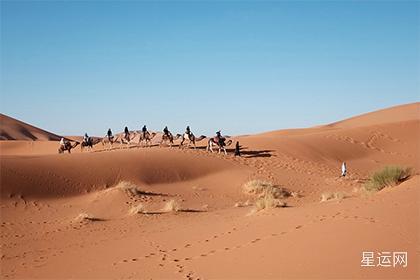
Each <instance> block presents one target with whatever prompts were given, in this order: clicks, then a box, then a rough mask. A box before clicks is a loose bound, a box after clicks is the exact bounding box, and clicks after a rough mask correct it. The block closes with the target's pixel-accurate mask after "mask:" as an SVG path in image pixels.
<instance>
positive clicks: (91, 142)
mask: <svg viewBox="0 0 420 280" xmlns="http://www.w3.org/2000/svg"><path fill="white" fill-rule="evenodd" d="M101 140H102V139H101V138H93V137H89V138H88V140H87V141H82V142H81V143H80V150H81V151H82V152H83V150H84V148H87V149H88V150H89V151H91V150H92V148H93V146H95V145H96V144H98V143H100V142H101Z"/></svg>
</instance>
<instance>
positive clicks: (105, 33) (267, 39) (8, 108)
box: [0, 1, 420, 135]
mask: <svg viewBox="0 0 420 280" xmlns="http://www.w3.org/2000/svg"><path fill="white" fill-rule="evenodd" d="M0 3H1V4H0V5H1V99H0V100H1V105H0V108H1V112H2V113H4V114H7V115H10V116H13V117H16V118H19V119H21V120H23V121H26V122H29V123H31V124H34V125H36V126H39V127H41V128H44V129H47V130H50V131H53V132H56V133H59V134H65V135H75V134H78V135H80V134H82V133H84V132H85V131H87V132H88V133H90V134H94V135H103V134H105V132H106V130H107V129H108V127H111V128H112V129H113V130H114V131H121V130H122V129H123V127H124V126H125V125H128V126H129V128H130V129H140V127H141V126H142V125H143V124H147V125H148V127H149V128H150V129H154V130H161V129H162V128H163V127H164V126H165V125H168V126H169V128H170V129H171V130H173V131H174V132H180V131H183V130H184V129H185V126H186V125H187V124H189V125H190V126H191V127H192V129H193V131H194V132H196V134H213V133H214V132H215V131H216V130H219V129H222V132H223V133H226V134H230V135H235V134H247V133H255V132H262V131H268V130H276V129H282V128H292V127H307V126H313V125H318V124H323V123H329V122H333V121H337V120H340V119H343V118H347V117H351V116H353V115H356V114H360V113H364V112H368V111H373V110H376V109H380V108H384V107H389V106H393V105H397V104H403V103H410V102H415V101H420V83H419V80H420V78H419V77H420V30H419V26H420V3H419V2H416V1H412V2H401V1H395V2H393V1H387V2H381V1H372V2H366V1H363V2H362V1H348V2H347V1H328V2H327V1H320V2H316V1H290V2H287V1H281V2H280V1H279V2H261V1H260V2H253V1H247V2H245V1H229V2H223V1H220V2H173V1H171V2H163V1H159V2H135V1H130V2H129V1H127V2H121V1H108V2H97V1H89V2H84V1H72V2H59V1H57V2H54V1H45V2H36V1H1V2H0Z"/></svg>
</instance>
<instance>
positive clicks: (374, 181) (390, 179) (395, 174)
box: [364, 166, 412, 191]
mask: <svg viewBox="0 0 420 280" xmlns="http://www.w3.org/2000/svg"><path fill="white" fill-rule="evenodd" d="M411 174H412V170H411V168H403V167H399V166H386V167H384V168H383V169H382V170H379V171H377V172H375V173H374V174H373V175H372V176H371V177H370V179H369V181H367V182H366V183H365V184H364V188H365V189H366V190H367V191H380V190H382V189H383V188H385V187H392V186H396V185H398V184H400V183H401V182H403V181H405V180H407V179H408V178H409V177H410V176H411Z"/></svg>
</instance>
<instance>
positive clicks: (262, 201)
mask: <svg viewBox="0 0 420 280" xmlns="http://www.w3.org/2000/svg"><path fill="white" fill-rule="evenodd" d="M276 207H286V203H285V202H281V201H280V200H278V199H276V198H275V197H274V196H273V195H271V194H267V195H265V196H262V197H260V198H258V199H257V201H255V208H256V210H257V211H260V210H264V209H269V208H276Z"/></svg>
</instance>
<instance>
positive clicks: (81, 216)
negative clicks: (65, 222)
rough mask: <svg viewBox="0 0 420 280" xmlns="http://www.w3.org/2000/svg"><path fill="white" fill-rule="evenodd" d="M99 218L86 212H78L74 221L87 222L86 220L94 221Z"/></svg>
mask: <svg viewBox="0 0 420 280" xmlns="http://www.w3.org/2000/svg"><path fill="white" fill-rule="evenodd" d="M96 220H99V219H98V218H95V216H93V215H91V214H88V213H80V214H79V215H78V216H77V217H76V218H75V219H74V221H75V222H78V223H82V222H88V221H96Z"/></svg>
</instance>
